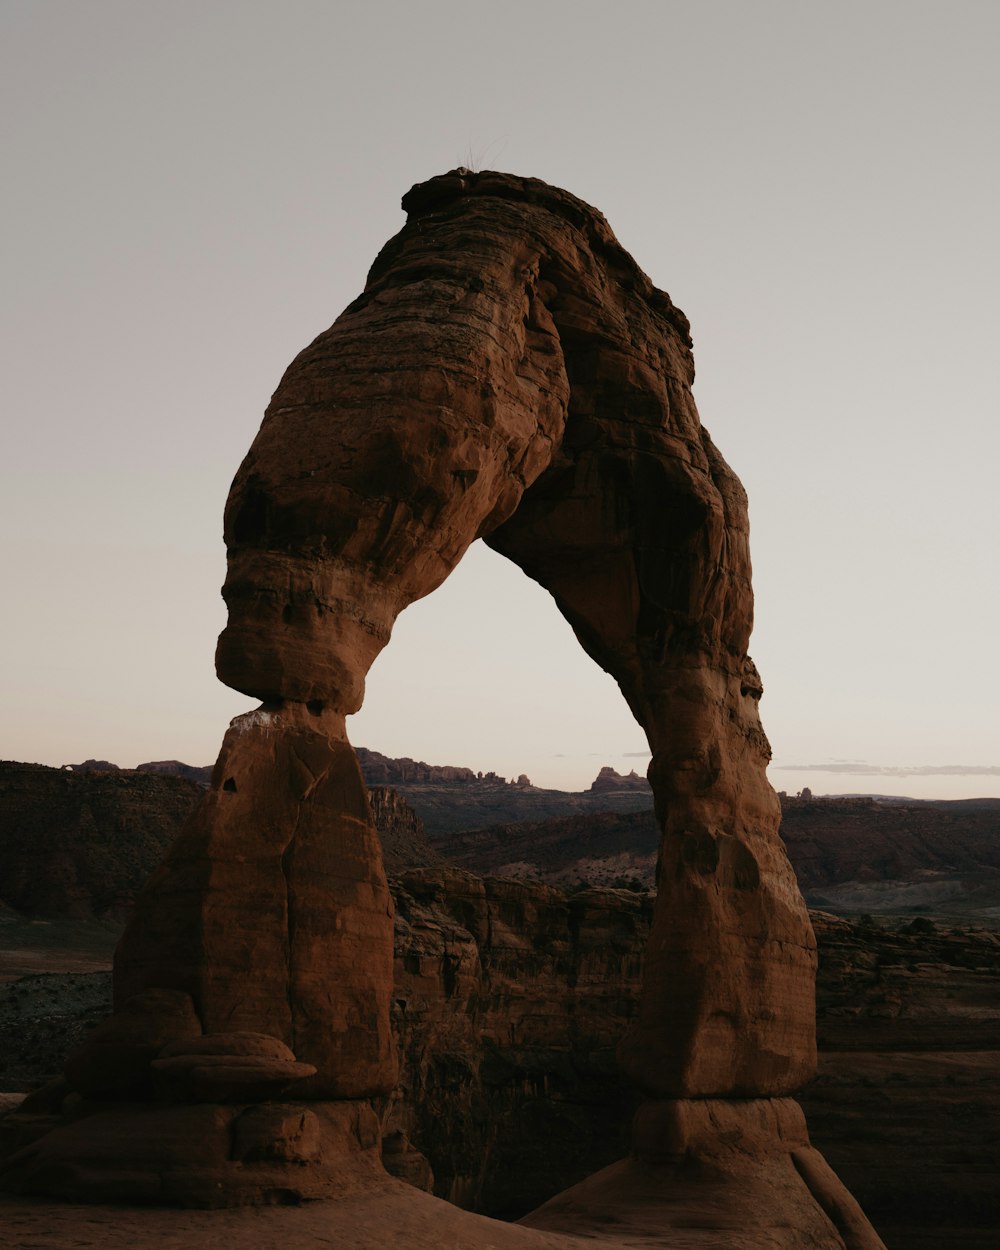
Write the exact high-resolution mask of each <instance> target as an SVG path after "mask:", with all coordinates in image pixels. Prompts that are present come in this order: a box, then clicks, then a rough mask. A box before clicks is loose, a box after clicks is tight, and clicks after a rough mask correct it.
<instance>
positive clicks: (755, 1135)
mask: <svg viewBox="0 0 1000 1250" xmlns="http://www.w3.org/2000/svg"><path fill="white" fill-rule="evenodd" d="M632 1147H633V1154H632V1157H631V1158H628V1159H624V1160H622V1161H621V1162H620V1163H615V1164H612V1166H611V1167H609V1168H605V1169H604V1170H603V1171H601V1172H598V1173H596V1174H595V1175H594V1176H591V1177H588V1179H587V1180H585V1181H582V1182H581V1183H580V1184H579V1185H574V1186H573V1187H572V1188H570V1189H567V1190H565V1191H564V1192H563V1193H561V1194H557V1195H556V1197H554V1198H552V1199H550V1200H549V1201H548V1202H546V1203H545V1204H544V1205H543V1206H541V1207H539V1208H538V1209H537V1210H536V1211H532V1212H531V1213H530V1214H529V1215H526V1216H525V1217H524V1218H523V1219H522V1220H521V1221H520V1223H522V1224H525V1225H527V1226H529V1227H531V1228H537V1229H545V1230H547V1231H551V1232H558V1233H570V1234H572V1233H579V1232H581V1231H582V1230H584V1229H587V1228H599V1229H600V1230H601V1235H602V1237H607V1239H608V1240H609V1241H617V1240H619V1239H620V1240H622V1241H624V1242H625V1243H626V1244H639V1242H638V1240H636V1241H634V1242H633V1241H632V1240H631V1239H633V1238H636V1239H639V1238H650V1237H658V1238H661V1239H662V1240H661V1241H657V1242H656V1243H653V1242H650V1243H649V1244H662V1245H664V1246H674V1245H676V1246H678V1247H681V1246H683V1247H696V1246H697V1247H706V1248H707V1247H713V1248H714V1247H716V1246H720V1245H723V1244H725V1246H726V1247H727V1250H763V1248H765V1247H766V1250H885V1245H884V1243H883V1242H882V1240H881V1238H880V1237H879V1236H878V1234H877V1233H876V1232H875V1230H874V1229H873V1228H872V1226H871V1225H870V1224H869V1223H868V1220H867V1219H866V1217H865V1215H864V1212H863V1211H862V1210H861V1208H860V1207H859V1206H858V1204H857V1202H856V1201H855V1200H854V1199H853V1198H852V1197H851V1195H850V1193H849V1192H848V1191H847V1190H846V1189H845V1188H844V1186H843V1184H842V1183H841V1182H840V1180H838V1178H837V1176H836V1175H835V1174H834V1172H833V1171H832V1169H831V1168H830V1166H829V1165H828V1164H827V1162H826V1160H825V1159H824V1158H823V1156H822V1155H821V1154H820V1153H819V1151H818V1150H815V1149H814V1148H813V1147H812V1146H811V1145H810V1143H809V1135H808V1133H807V1131H806V1124H805V1118H804V1116H803V1115H802V1111H801V1108H800V1107H799V1105H798V1103H796V1102H794V1101H793V1100H792V1099H789V1098H775V1099H770V1098H762V1099H748V1100H745V1101H729V1100H725V1099H697V1100H696V1099H678V1100H671V1101H662V1102H650V1103H645V1104H644V1105H643V1106H642V1107H640V1108H639V1110H638V1112H637V1113H636V1116H635V1120H634V1122H633V1134H632ZM675 1238H676V1240H675ZM642 1244H647V1243H646V1242H645V1241H643V1243H642Z"/></svg>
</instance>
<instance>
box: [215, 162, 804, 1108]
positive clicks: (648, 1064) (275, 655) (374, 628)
mask: <svg viewBox="0 0 1000 1250" xmlns="http://www.w3.org/2000/svg"><path fill="white" fill-rule="evenodd" d="M404 207H406V208H407V209H408V212H409V220H408V222H407V225H406V227H405V228H404V229H403V230H402V231H401V232H400V234H399V235H398V236H397V237H396V238H395V239H393V240H392V241H391V242H390V243H389V244H388V245H387V246H386V247H385V249H384V250H383V252H382V254H381V255H380V256H379V257H378V259H377V260H376V262H375V264H374V266H373V268H372V271H371V274H370V277H369V282H368V285H367V287H366V290H365V293H364V294H363V295H362V296H361V297H360V298H359V299H358V300H356V301H355V302H354V303H353V304H352V305H351V306H350V308H348V309H347V311H346V312H345V313H344V314H343V315H342V316H341V317H340V318H339V320H338V321H337V322H336V324H335V325H334V326H333V327H332V328H331V329H330V330H329V331H327V332H326V333H325V334H322V335H320V337H319V338H318V339H317V340H316V341H315V342H314V343H313V344H312V345H311V346H310V347H308V348H307V349H306V350H305V351H304V352H302V353H301V354H300V355H299V356H298V357H297V359H296V360H295V361H294V362H293V364H292V365H291V367H290V368H289V370H288V372H287V373H286V375H285V377H284V378H283V379H282V381H281V384H280V385H279V387H278V389H277V391H276V392H275V395H274V397H273V399H272V402H271V405H270V407H269V409H268V412H267V414H266V416H265V418H264V423H263V425H262V427H261V430H260V433H259V434H258V436H257V439H256V440H255V442H254V444H253V447H252V448H251V450H250V452H249V454H248V456H247V458H246V459H245V461H244V463H243V465H242V466H241V468H240V470H239V473H238V474H237V477H236V481H235V482H234V485H233V489H232V492H231V495H230V500H229V504H228V506H227V511H226V538H227V543H228V545H229V551H230V564H229V576H228V578H227V582H226V587H225V591H224V594H225V598H226V602H227V604H228V606H229V614H230V615H229V625H228V627H227V629H226V631H225V632H224V634H223V635H222V637H221V639H220V643H219V651H218V657H217V659H218V669H219V675H220V677H221V678H222V679H223V680H224V681H225V682H227V683H228V684H229V685H232V686H234V687H236V688H237V689H239V690H242V691H244V692H245V693H247V694H251V695H254V696H256V697H259V698H261V699H262V700H264V702H265V705H266V706H269V705H272V704H273V705H277V704H278V703H281V704H282V706H283V707H284V708H288V706H289V705H290V704H295V705H299V706H303V705H304V706H307V707H308V706H310V705H311V706H312V707H313V708H314V709H315V710H316V716H317V718H321V719H323V721H324V723H326V722H327V721H329V720H330V718H332V717H337V718H339V717H341V716H342V715H345V714H349V713H351V712H353V711H355V710H356V709H357V708H358V707H359V706H360V703H361V699H362V697H363V682H364V677H365V674H366V672H367V670H368V668H369V666H370V664H371V663H372V661H373V659H374V658H375V656H376V655H377V654H378V651H379V650H380V649H381V647H382V646H384V645H385V643H386V642H387V641H388V639H389V635H390V633H391V629H392V624H393V621H394V620H395V617H396V615H397V614H398V612H399V611H401V610H402V608H404V607H405V606H406V604H407V603H409V602H412V601H413V600H414V599H416V598H418V597H421V596H422V595H424V594H427V593H429V592H430V591H432V590H433V589H434V588H435V587H436V586H437V585H438V584H439V583H440V582H441V581H442V580H443V579H444V578H445V577H446V576H447V574H448V573H449V572H450V570H451V569H452V568H453V567H454V566H455V564H456V563H457V561H458V560H459V559H460V558H461V556H462V554H463V553H464V551H465V550H466V549H467V547H468V546H469V544H470V543H471V542H472V541H473V540H474V539H475V538H477V537H480V536H481V537H484V538H485V540H486V541H487V542H488V543H489V544H490V545H492V546H494V547H495V548H496V549H497V550H499V551H500V552H502V553H503V554H504V555H506V556H508V557H510V558H511V559H512V560H514V561H515V563H517V564H519V565H520V566H521V568H523V569H524V570H525V572H526V573H528V575H529V576H531V577H533V578H535V579H536V580H537V581H538V582H540V583H541V584H542V585H543V586H544V587H545V588H546V589H548V590H549V591H550V592H551V593H552V594H553V596H554V598H555V601H556V603H557V605H558V607H559V608H560V610H561V611H562V612H563V613H564V615H565V616H566V617H567V619H568V620H569V622H570V624H571V625H572V627H573V629H574V631H575V632H576V634H577V637H578V638H579V639H580V642H581V645H582V646H583V647H584V649H585V650H586V651H587V652H588V653H589V654H590V655H591V656H592V657H593V658H594V659H595V660H596V661H597V663H599V664H600V665H601V666H602V667H603V668H605V669H606V670H607V671H608V672H610V673H611V674H612V676H613V677H614V678H615V679H616V680H617V681H618V683H619V685H620V687H621V689H622V692H623V694H624V696H625V698H626V699H627V701H628V703H629V705H630V707H631V708H632V711H633V713H634V714H635V716H636V718H637V719H638V720H639V722H640V724H642V725H643V727H644V728H645V730H646V733H647V735H648V737H649V740H650V745H651V748H652V751H653V764H652V769H651V774H650V776H651V780H652V783H653V786H654V790H655V792H656V798H657V804H658V808H659V812H660V816H661V819H662V821H663V822H664V826H665V832H666V841H665V844H664V854H663V864H662V870H661V871H662V879H661V892H662V895H663V899H664V904H665V905H664V906H663V907H662V908H661V909H660V913H659V914H658V919H657V933H656V938H655V942H654V945H653V949H652V950H651V952H650V960H649V966H650V971H649V978H648V984H647V990H646V996H645V1001H644V1015H643V1021H642V1023H641V1025H640V1028H639V1029H638V1030H637V1032H636V1034H635V1035H634V1036H633V1037H632V1038H631V1039H630V1040H629V1041H628V1043H627V1045H626V1047H625V1049H624V1060H625V1063H626V1066H627V1068H628V1071H629V1073H630V1074H631V1075H632V1076H633V1077H634V1079H636V1080H637V1081H639V1082H640V1083H641V1084H642V1085H643V1086H644V1087H645V1088H646V1089H648V1090H649V1092H650V1093H654V1094H657V1095H660V1096H665V1095H670V1096H692V1095H694V1096H707V1095H731V1094H741V1095H749V1094H758V1095H760V1094H767V1095H770V1094H776V1093H786V1092H788V1091H790V1090H793V1089H795V1088H797V1087H799V1086H800V1085H801V1084H802V1083H803V1081H804V1080H805V1079H807V1078H808V1076H809V1075H810V1074H811V1072H812V1065H813V1062H814V1052H813V1039H812V1029H813V1024H812V1015H813V1006H812V997H811V993H812V991H811V983H812V982H811V978H812V971H813V959H814V955H813V944H812V937H811V933H810V930H809V924H808V920H807V918H806V915H805V911H804V907H803V905H802V903H801V900H800V899H799V896H798V891H797V889H796V887H795V883H794V880H793V878H792V875H791V871H790V869H789V867H788V865H787V862H786V861H785V859H784V855H783V852H782V850H781V847H780V843H779V842H778V840H777V837H776V830H777V824H778V816H779V812H778V806H777V802H776V800H775V798H774V796H773V794H772V792H771V790H770V787H769V786H768V784H767V782H766V779H765V776H764V768H765V766H766V762H767V753H768V748H767V743H766V739H765V738H764V735H763V733H762V731H761V728H760V724H759V719H758V716H757V705H756V700H757V698H758V696H759V693H760V685H759V682H758V680H757V677H756V673H755V671H754V670H753V666H752V664H751V663H750V661H749V660H748V659H747V655H746V648H747V641H748V638H749V634H750V628H751V621H752V592H751V588H750V559H749V551H748V542H747V532H748V522H747V509H746V499H745V496H744V493H743V490H742V488H741V486H740V484H739V482H738V480H737V478H736V477H735V475H734V474H733V473H732V471H731V470H730V469H729V467H728V466H727V465H726V463H725V461H724V460H723V458H722V457H721V455H720V454H719V453H718V451H717V450H716V449H715V447H714V445H713V444H712V442H711V439H710V438H709V436H708V434H707V433H706V431H705V430H704V429H703V428H702V427H701V424H700V422H699V419H698V414H697V411H696V409H695V405H694V402H693V400H692V397H691V389H690V388H691V382H692V380H693V363H692V357H691V350H690V348H691V341H690V336H689V333H688V325H687V322H686V320H685V318H684V317H683V314H681V313H680V312H679V311H678V310H677V309H676V308H675V307H674V306H673V304H672V303H671V301H670V299H669V297H667V296H666V295H664V294H663V293H662V292H660V291H657V290H656V289H655V288H654V287H653V286H652V284H651V283H650V281H649V279H648V278H647V277H646V276H645V275H644V274H643V273H642V272H641V271H640V270H639V268H638V267H637V266H636V264H635V263H634V261H632V259H631V258H630V257H629V256H628V255H627V254H626V253H625V252H624V251H623V249H622V248H621V247H620V245H619V244H618V243H617V241H616V240H615V238H614V236H613V235H612V233H611V231H610V229H609V227H608V226H607V224H606V222H605V221H604V219H603V218H602V217H600V215H599V214H597V213H596V212H594V211H593V210H592V209H590V208H588V207H587V206H585V205H583V204H581V203H580V202H579V201H577V200H575V199H574V198H573V197H571V196H569V195H567V194H565V193H564V192H559V191H556V190H554V189H552V188H550V187H547V186H545V185H544V184H542V183H538V182H534V181H532V180H519V179H514V178H510V177H506V176H501V175H488V174H484V175H479V176H461V175H451V176H447V177H444V178H438V179H435V180H433V181H432V182H430V183H428V184H424V185H423V186H421V187H418V188H415V189H414V191H413V192H411V193H410V195H409V196H408V197H407V198H406V200H404ZM320 707H322V709H323V711H322V713H320V712H319V708H320ZM282 714H283V715H284V714H286V713H282ZM316 723H317V725H318V723H319V720H318V719H317V721H316ZM337 724H338V729H337V733H338V736H339V733H340V730H339V719H338V721H337Z"/></svg>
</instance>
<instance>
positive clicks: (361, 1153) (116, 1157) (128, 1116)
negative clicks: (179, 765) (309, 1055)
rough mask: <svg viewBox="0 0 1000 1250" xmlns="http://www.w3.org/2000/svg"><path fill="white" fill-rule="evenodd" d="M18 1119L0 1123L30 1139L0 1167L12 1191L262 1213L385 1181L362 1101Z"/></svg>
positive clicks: (73, 1112)
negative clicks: (247, 1209)
mask: <svg viewBox="0 0 1000 1250" xmlns="http://www.w3.org/2000/svg"><path fill="white" fill-rule="evenodd" d="M20 1118H21V1117H19V1116H18V1115H17V1113H15V1114H14V1115H12V1116H10V1117H8V1118H7V1127H8V1134H10V1133H12V1132H13V1131H15V1130H17V1129H18V1128H20V1130H21V1131H22V1133H23V1138H22V1140H23V1139H24V1138H28V1139H30V1138H31V1137H35V1140H33V1141H29V1144H26V1145H21V1147H20V1149H17V1150H16V1151H15V1152H14V1153H13V1154H11V1155H9V1157H8V1158H7V1159H6V1160H5V1161H4V1163H3V1164H2V1165H0V1189H2V1190H4V1191H5V1192H7V1193H11V1194H18V1195H44V1196H46V1197H55V1198H61V1199H65V1200H69V1201H72V1202H96V1203H106V1202H126V1203H142V1204H148V1203H152V1204H159V1205H165V1206H180V1207H206V1208H216V1207H241V1206H269V1205H281V1204H295V1203H299V1202H303V1201H305V1200H309V1199H322V1198H332V1197H341V1196H343V1195H344V1194H346V1193H349V1192H351V1191H352V1190H354V1189H357V1188H359V1187H360V1188H364V1187H366V1186H368V1185H370V1184H372V1183H373V1182H374V1181H375V1180H376V1179H377V1178H379V1177H383V1176H384V1173H383V1170H382V1165H381V1163H380V1161H379V1147H380V1133H379V1122H378V1118H377V1116H376V1115H375V1112H374V1111H373V1110H372V1108H371V1105H370V1104H369V1103H367V1102H364V1101H356V1102H315V1103H258V1104H251V1105H242V1106H241V1105H223V1104H213V1103H202V1104H199V1105H194V1106H164V1105H162V1104H148V1103H117V1104H115V1103H105V1104H103V1105H95V1104H93V1103H91V1104H81V1103H77V1104H76V1105H74V1104H72V1103H71V1104H70V1107H69V1108H67V1109H66V1112H65V1113H64V1114H63V1115H62V1116H60V1117H55V1116H51V1117H44V1116H39V1115H37V1114H36V1115H25V1116H24V1117H23V1122H22V1123H21V1124H20V1125H18V1124H17V1121H18V1120H19V1119H20ZM8 1140H9V1137H8Z"/></svg>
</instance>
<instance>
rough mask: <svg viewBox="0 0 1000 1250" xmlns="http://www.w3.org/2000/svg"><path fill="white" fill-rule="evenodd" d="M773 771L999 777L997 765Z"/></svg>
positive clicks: (780, 767)
mask: <svg viewBox="0 0 1000 1250" xmlns="http://www.w3.org/2000/svg"><path fill="white" fill-rule="evenodd" d="M773 767H774V769H775V771H776V772H785V773H843V774H846V775H847V776H849V777H1000V765H997V764H918V765H915V766H912V767H910V766H906V765H896V764H862V763H850V762H846V761H845V762H839V761H838V762H836V763H830V764H775V765H773Z"/></svg>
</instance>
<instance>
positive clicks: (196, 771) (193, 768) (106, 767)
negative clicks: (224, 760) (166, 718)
mask: <svg viewBox="0 0 1000 1250" xmlns="http://www.w3.org/2000/svg"><path fill="white" fill-rule="evenodd" d="M63 768H64V769H65V771H66V772H70V773H121V772H136V773H156V774H157V775H158V776H161V777H184V778H185V779H186V780H188V781H196V782H198V783H199V784H200V785H205V786H207V785H209V784H210V782H211V780H212V765H211V764H205V765H200V766H199V765H197V764H182V763H181V761H180V760H154V761H150V763H148V764H137V765H136V766H135V768H134V769H124V768H121V767H120V766H119V765H118V764H112V763H111V762H110V761H109V760H84V761H83V763H82V764H63Z"/></svg>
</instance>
